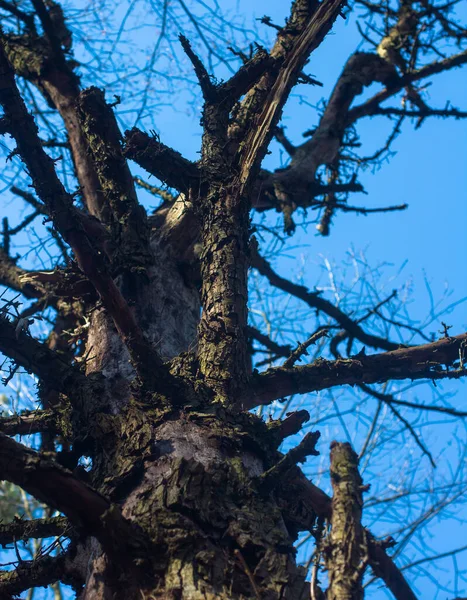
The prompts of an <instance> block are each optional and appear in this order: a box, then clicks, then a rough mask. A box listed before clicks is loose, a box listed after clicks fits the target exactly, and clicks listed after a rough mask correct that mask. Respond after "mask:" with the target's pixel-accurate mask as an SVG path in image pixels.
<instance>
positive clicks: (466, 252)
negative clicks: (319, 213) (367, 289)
mask: <svg viewBox="0 0 467 600" xmlns="http://www.w3.org/2000/svg"><path fill="white" fill-rule="evenodd" d="M71 4H72V5H73V3H71ZM289 4H290V3H289V2H288V1H284V0H268V1H265V0H254V1H253V2H252V1H250V2H248V1H246V0H238V1H233V0H222V3H221V5H222V10H223V11H234V12H237V13H238V14H241V15H244V18H245V20H246V23H247V25H251V26H253V25H254V24H255V23H254V20H253V19H254V18H256V17H261V16H263V15H264V14H267V15H268V16H270V17H271V18H272V20H273V21H274V22H277V23H279V24H280V23H282V22H283V19H284V17H285V15H286V14H287V11H288V8H289ZM463 12H464V16H465V17H467V5H465V4H464V7H463ZM260 31H261V33H262V34H263V30H262V29H261V30H260ZM269 34H270V32H269V30H268V31H266V34H265V35H269ZM153 38H154V36H153V34H152V32H151V31H146V32H145V33H144V34H143V35H142V37H141V38H140V39H138V40H137V41H138V43H140V44H141V45H144V44H145V45H147V46H150V45H151V44H152V43H153ZM192 39H193V38H192ZM359 42H360V36H359V34H358V32H357V30H356V28H355V25H354V19H353V17H352V16H350V18H349V19H348V20H347V21H346V22H344V21H343V20H341V19H340V20H339V21H338V23H337V24H336V26H335V27H334V29H333V32H332V34H330V35H329V36H328V37H327V38H326V40H325V42H324V43H323V44H322V46H321V47H320V48H318V50H317V51H316V52H315V53H314V54H313V56H312V58H311V60H310V63H309V65H308V66H307V69H306V70H307V72H308V73H312V74H313V75H314V76H315V77H316V78H317V79H318V80H320V81H321V82H323V84H324V87H323V88H318V87H304V86H300V87H299V88H297V89H296V91H295V92H294V95H293V97H292V98H291V99H290V101H289V103H288V105H287V107H286V109H285V112H284V119H283V124H284V125H285V126H286V127H287V135H288V136H289V138H290V139H291V140H292V141H293V142H295V143H296V144H299V143H301V141H302V139H303V138H302V137H301V135H302V132H303V131H305V130H306V129H309V128H311V127H313V126H314V125H316V122H317V116H316V111H315V110H314V109H313V108H312V105H314V104H316V103H317V102H318V101H319V100H320V99H321V97H323V96H324V97H327V96H329V94H330V92H331V90H332V86H333V83H334V82H335V81H336V78H337V76H338V75H339V72H340V71H341V69H342V66H343V64H344V62H345V60H346V58H347V57H348V56H349V55H350V54H351V53H352V52H353V51H354V50H356V49H357V47H358V44H359ZM466 72H467V69H465V68H464V70H463V71H459V70H454V71H450V72H448V73H444V74H441V75H439V76H437V77H436V78H433V81H434V85H433V86H431V87H430V88H429V89H428V90H427V93H428V96H427V101H428V103H429V104H431V105H433V106H435V107H443V106H444V105H445V102H446V100H448V99H449V100H451V102H452V104H453V106H455V107H458V108H460V109H464V110H465V109H466V108H467V77H466ZM217 75H218V76H222V75H223V73H222V72H220V71H219V73H217ZM370 91H374V90H373V89H371V90H370ZM185 99H188V95H187V93H186V91H184V90H183V87H181V89H180V93H179V94H178V95H177V97H175V98H172V99H171V102H170V103H168V104H167V105H165V106H160V107H159V108H158V110H157V115H156V117H155V119H154V120H155V124H156V127H157V131H158V133H159V134H160V136H161V139H162V141H163V142H164V143H166V144H168V145H171V146H172V147H174V148H175V149H177V150H179V151H180V152H182V154H184V155H185V156H187V157H188V158H192V159H196V158H197V157H198V155H197V151H198V150H199V146H200V133H201V130H200V127H199V122H198V121H199V118H198V117H197V116H195V115H194V112H193V110H192V108H193V107H192V106H191V107H190V108H189V109H187V108H186V106H185V104H184V101H185ZM304 101H306V104H305V102H304ZM392 105H393V106H394V105H395V103H392ZM121 107H122V110H124V109H125V98H123V103H122V105H121ZM119 108H120V107H119ZM358 131H359V133H360V135H361V138H362V142H363V144H364V146H363V149H364V152H365V154H371V153H372V152H374V151H375V150H377V149H378V148H379V147H381V145H382V144H383V143H384V141H385V139H386V137H387V134H388V132H389V129H388V122H387V121H386V120H384V119H383V118H382V117H377V118H373V119H365V120H363V121H361V123H360V125H359V127H358ZM466 140H467V121H465V122H463V121H454V120H444V121H442V120H440V119H427V120H426V121H425V123H424V125H423V126H422V127H421V128H420V129H419V130H417V131H415V130H414V127H413V124H410V123H409V122H407V123H406V124H405V125H404V127H403V131H402V135H401V136H400V137H399V138H398V139H397V140H396V142H395V144H394V146H393V150H395V151H396V154H395V155H394V156H392V157H391V159H390V160H389V161H388V162H387V163H386V164H384V165H383V166H382V168H381V169H380V170H379V171H378V172H376V173H372V172H371V171H368V172H366V173H363V174H362V175H361V176H360V181H361V182H362V183H363V185H364V187H365V190H366V192H367V195H364V194H354V195H353V196H352V197H351V198H350V200H349V202H350V203H351V204H353V205H361V206H368V207H377V206H387V205H392V204H401V203H405V202H406V203H408V204H409V209H408V210H407V211H405V212H402V213H388V214H385V213H383V214H376V215H369V216H367V217H364V216H356V215H353V214H349V213H347V214H343V213H340V214H338V215H337V216H336V218H335V219H334V222H333V226H332V228H331V235H330V236H329V237H328V238H324V237H322V236H318V235H317V234H316V230H315V229H314V226H309V227H308V228H307V229H306V230H304V229H301V228H299V229H298V230H297V233H296V234H295V236H294V238H293V239H292V240H291V242H290V243H291V244H292V245H293V246H295V247H297V248H298V249H297V250H295V251H294V253H293V254H294V259H293V260H292V259H289V258H287V257H283V258H281V259H279V260H278V261H277V262H276V267H277V270H278V271H280V272H281V273H282V274H284V275H286V276H288V277H291V278H294V277H295V276H296V274H297V273H298V271H299V270H300V271H301V272H302V273H303V278H304V280H305V281H306V283H307V284H308V285H310V287H312V286H313V285H314V284H315V282H316V281H317V279H318V278H319V277H320V274H321V271H322V269H321V267H322V264H323V260H324V259H325V258H327V259H328V260H329V261H330V262H333V261H334V262H335V263H336V264H339V263H341V262H342V261H343V260H344V259H346V257H348V251H349V248H351V247H353V248H354V249H355V251H356V252H359V251H364V253H365V256H366V258H367V260H368V262H369V263H371V264H378V263H389V265H390V266H388V267H387V268H386V271H385V273H387V277H388V278H389V279H390V277H391V275H393V276H395V275H396V274H397V273H398V272H399V270H400V268H401V267H402V266H403V270H402V272H401V274H400V275H399V277H398V278H397V279H395V282H396V283H395V284H394V285H396V284H400V283H401V282H402V281H407V280H410V281H411V287H412V294H413V296H412V305H411V314H412V316H413V317H414V318H419V319H423V318H424V317H425V315H426V313H427V312H428V311H429V308H430V295H429V293H428V291H427V288H426V285H425V281H429V283H430V287H431V292H432V294H433V297H434V298H440V297H441V296H442V295H443V294H444V293H445V290H446V288H448V289H449V290H452V293H451V295H450V296H449V298H448V299H447V300H446V304H449V302H455V301H457V300H459V299H461V298H463V297H467V268H466V260H467V258H466V257H467V168H466V165H467V141H466ZM271 149H272V155H270V156H268V157H267V159H266V160H265V166H266V167H269V168H275V167H277V166H279V160H280V159H279V155H280V153H279V149H278V146H277V145H276V144H275V143H273V145H272V147H271ZM7 212H8V216H9V217H10V218H11V222H12V223H13V224H16V222H17V219H18V215H17V212H16V210H15V209H14V205H13V204H10V205H9V206H8V207H7ZM290 254H292V253H290ZM297 257H298V260H297ZM391 265H392V266H391ZM445 320H446V321H447V322H448V323H449V324H450V325H452V326H453V329H452V330H451V331H452V332H454V333H461V332H463V331H466V330H467V315H466V308H465V305H464V304H460V305H458V306H457V307H456V308H455V309H454V310H453V311H452V312H451V313H450V314H449V315H448V316H447V317H446V318H445ZM437 329H438V324H436V323H435V324H433V326H432V327H431V329H429V332H431V331H433V332H436V331H437ZM454 387H458V388H459V389H460V391H459V396H460V398H458V402H460V403H463V399H464V398H465V386H460V387H459V386H458V385H456V386H454ZM307 401H309V400H307ZM336 432H337V433H336ZM451 433H452V428H451V427H450V426H446V428H445V429H443V428H438V429H437V433H436V435H437V436H439V437H440V438H442V437H443V435H446V437H448V436H449V435H451ZM331 434H332V435H337V436H338V437H339V436H340V437H342V438H343V439H344V438H345V436H344V432H343V431H342V429H340V430H339V425H336V426H334V429H333V431H332V432H330V434H329V435H331ZM357 437H358V436H357ZM359 439H360V438H359ZM436 441H437V442H440V441H442V440H436ZM323 453H324V455H325V454H326V450H324V451H323ZM448 456H449V455H448ZM399 460H401V461H402V460H404V457H401V458H400V459H399ZM440 468H447V467H446V465H444V466H441V467H440ZM370 473H371V472H370ZM373 475H374V476H376V477H377V476H378V473H376V474H375V473H373ZM394 518H397V517H394V516H392V519H393V520H394ZM446 528H448V530H449V535H448V536H445V535H442V534H445V532H446ZM461 531H462V530H461V529H460V528H459V527H458V525H457V522H456V521H455V520H454V518H453V519H452V520H451V521H445V522H444V523H443V524H441V525H440V526H439V527H434V528H433V529H432V535H433V538H432V539H430V540H427V543H429V544H430V545H431V546H432V547H434V548H440V547H441V546H442V545H443V544H445V543H446V544H452V545H456V543H457V542H459V544H460V542H462V541H463V539H464V538H465V534H463V533H461ZM446 538H447V539H446ZM458 566H459V568H467V553H464V554H461V555H459V556H458ZM452 568H453V567H452V563H447V566H446V569H447V570H448V571H449V569H452ZM417 585H418V590H419V592H420V593H421V596H422V597H423V596H425V597H430V598H431V597H433V587H432V584H431V583H430V582H429V581H428V580H424V579H423V578H421V579H420V580H417ZM459 592H462V588H459ZM464 592H465V589H464ZM370 597H371V598H379V597H385V596H384V594H383V593H382V592H381V593H379V592H377V593H372V594H371V596H370ZM444 597H445V596H442V595H441V596H439V598H444Z"/></svg>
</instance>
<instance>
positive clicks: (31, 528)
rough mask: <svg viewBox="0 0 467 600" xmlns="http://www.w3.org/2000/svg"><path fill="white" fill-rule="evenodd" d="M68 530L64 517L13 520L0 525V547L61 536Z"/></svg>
mask: <svg viewBox="0 0 467 600" xmlns="http://www.w3.org/2000/svg"><path fill="white" fill-rule="evenodd" d="M70 528H71V526H70V523H69V521H68V519H67V518H65V517H50V518H48V519H34V520H32V521H25V520H23V519H15V520H14V521H13V522H12V523H6V524H3V523H2V524H0V545H1V546H6V545H7V544H12V543H13V542H17V541H19V540H28V539H30V538H47V537H56V536H61V535H64V534H65V533H66V532H67V530H69V529H70ZM0 589H1V587H0Z"/></svg>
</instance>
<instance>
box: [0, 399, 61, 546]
mask: <svg viewBox="0 0 467 600" xmlns="http://www.w3.org/2000/svg"><path fill="white" fill-rule="evenodd" d="M55 430H56V414H54V412H53V411H51V410H28V411H23V412H21V413H19V414H17V415H13V416H12V417H1V418H0V432H2V433H5V434H6V435H30V434H32V433H41V432H44V431H48V432H51V431H55ZM0 543H1V542H0Z"/></svg>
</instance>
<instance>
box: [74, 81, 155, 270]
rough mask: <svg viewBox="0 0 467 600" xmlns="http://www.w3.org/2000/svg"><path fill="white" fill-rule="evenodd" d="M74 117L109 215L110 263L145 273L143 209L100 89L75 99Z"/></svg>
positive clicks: (146, 254)
mask: <svg viewBox="0 0 467 600" xmlns="http://www.w3.org/2000/svg"><path fill="white" fill-rule="evenodd" d="M77 110H78V116H79V120H80V123H81V127H82V129H83V134H84V136H85V138H86V140H87V143H88V146H89V150H90V152H91V154H92V157H93V163H94V167H95V170H96V173H97V177H98V179H99V184H100V193H101V194H103V196H104V197H105V203H106V205H107V206H108V207H109V209H110V212H111V214H112V217H113V218H111V219H110V228H111V234H112V242H113V243H114V244H115V249H114V251H113V252H112V265H113V266H114V267H117V268H118V270H119V271H123V270H124V271H125V272H130V273H137V272H139V273H140V274H141V273H145V272H146V268H147V267H148V266H149V265H150V264H151V263H152V258H151V254H150V251H149V227H148V223H147V217H146V211H145V210H144V208H143V207H142V206H141V205H140V204H139V203H138V198H137V195H136V190H135V186H134V180H133V176H132V175H131V172H130V169H129V168H128V163H127V161H126V159H125V157H124V156H123V153H122V149H121V134H120V130H119V128H118V124H117V121H116V119H115V115H114V113H113V110H112V108H111V107H110V106H109V105H108V104H107V103H106V101H105V97H104V92H102V91H101V90H99V89H98V88H96V87H91V88H89V89H87V90H85V91H84V92H81V94H80V95H79V97H78V100H77Z"/></svg>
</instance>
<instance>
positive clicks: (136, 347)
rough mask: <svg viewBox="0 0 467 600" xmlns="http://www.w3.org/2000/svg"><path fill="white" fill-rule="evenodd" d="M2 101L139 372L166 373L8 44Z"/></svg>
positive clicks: (37, 183) (0, 69)
mask: <svg viewBox="0 0 467 600" xmlns="http://www.w3.org/2000/svg"><path fill="white" fill-rule="evenodd" d="M0 102H1V104H2V105H3V108H4V111H5V116H6V118H7V119H8V122H9V128H10V132H11V134H12V135H13V137H14V138H15V140H16V142H17V145H18V152H19V154H20V156H21V158H22V159H23V161H24V162H25V164H26V166H27V168H28V171H29V175H30V176H31V178H32V181H33V185H34V187H35V189H36V191H37V194H38V196H39V197H40V198H41V200H42V201H43V202H44V204H45V205H46V207H47V209H48V211H49V213H50V214H51V215H52V216H53V219H54V223H55V225H56V227H57V229H58V231H59V232H60V233H61V234H62V236H63V238H64V240H65V241H66V242H67V243H69V244H70V246H71V248H72V249H73V251H74V252H75V255H76V258H77V261H78V264H79V266H80V268H81V269H82V270H83V272H84V273H85V274H86V275H87V276H88V278H89V279H90V281H91V282H92V284H93V285H94V287H95V288H96V290H97V292H98V293H99V295H100V297H101V299H102V302H103V304H104V306H105V308H106V309H107V310H108V312H109V314H110V315H111V317H112V318H113V320H114V323H115V325H116V327H117V330H118V332H119V334H120V336H121V338H122V340H123V341H124V343H125V345H126V346H127V348H128V350H129V353H130V357H131V359H132V362H133V365H134V368H135V370H136V372H137V373H138V374H139V375H141V376H142V377H143V378H146V379H151V380H154V376H155V369H156V370H157V369H158V370H159V372H161V370H162V368H163V367H162V361H161V359H160V358H159V356H158V355H157V353H156V352H155V351H154V349H153V348H152V347H151V345H150V344H149V343H148V342H147V340H146V339H145V338H144V336H143V333H142V331H141V330H140V328H139V327H138V325H137V323H136V320H135V317H134V314H133V313H132V311H131V310H130V308H129V307H128V304H127V303H126V301H125V299H124V298H123V296H122V294H121V292H120V290H119V288H118V287H117V286H116V284H115V282H114V281H113V279H112V277H111V276H110V274H109V273H108V270H107V267H106V264H105V262H104V259H103V256H102V255H101V254H99V253H98V252H96V251H95V250H94V248H93V245H92V243H91V241H90V239H89V237H88V235H87V234H86V231H85V229H84V228H83V225H82V222H81V219H80V217H79V214H78V212H77V211H76V209H75V208H74V206H73V198H72V197H71V196H70V195H69V194H67V192H66V191H65V189H64V187H63V185H62V183H61V182H60V180H59V178H58V177H57V174H56V172H55V169H54V165H53V161H52V159H51V158H50V157H49V156H48V155H47V154H46V153H45V151H44V149H43V147H42V144H41V142H40V139H39V136H38V130H37V126H36V124H35V122H34V119H33V117H32V116H31V115H30V114H29V113H28V112H27V110H26V106H25V104H24V101H23V99H22V98H21V96H20V94H19V92H18V89H17V86H16V83H15V80H14V74H13V71H12V69H11V66H10V64H9V62H8V59H7V57H6V54H5V52H4V50H3V43H2V45H1V47H0Z"/></svg>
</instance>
